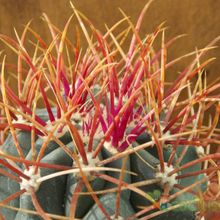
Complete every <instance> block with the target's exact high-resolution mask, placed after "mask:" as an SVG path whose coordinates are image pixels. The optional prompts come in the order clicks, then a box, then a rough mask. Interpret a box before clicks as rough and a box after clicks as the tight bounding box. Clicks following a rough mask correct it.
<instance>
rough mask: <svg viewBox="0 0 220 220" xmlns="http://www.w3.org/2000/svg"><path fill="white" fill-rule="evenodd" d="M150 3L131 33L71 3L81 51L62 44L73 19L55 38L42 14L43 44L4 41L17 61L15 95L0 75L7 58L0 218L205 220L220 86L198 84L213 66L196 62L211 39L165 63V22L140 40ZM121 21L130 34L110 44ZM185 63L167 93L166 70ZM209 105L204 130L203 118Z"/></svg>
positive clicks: (74, 45) (3, 87) (167, 44)
mask: <svg viewBox="0 0 220 220" xmlns="http://www.w3.org/2000/svg"><path fill="white" fill-rule="evenodd" d="M151 2H152V1H149V2H148V3H147V4H146V6H145V7H144V8H143V10H142V12H141V14H140V16H139V18H138V20H137V23H136V25H134V24H132V23H131V21H130V19H129V17H128V16H127V15H126V14H125V13H124V12H123V11H122V15H123V18H122V20H121V21H119V22H118V23H116V24H115V25H114V26H112V27H111V28H108V27H107V31H106V33H102V32H101V31H99V30H97V29H96V28H95V27H94V26H93V24H92V22H91V21H90V20H89V19H88V18H86V16H85V15H83V14H82V13H81V12H79V11H78V10H77V9H76V8H75V7H74V5H73V4H71V7H72V8H73V13H74V15H75V18H76V19H77V20H78V22H79V26H80V27H81V30H82V32H83V34H84V36H85V38H86V40H87V43H88V47H87V48H86V50H84V49H82V47H81V45H80V40H79V36H78V35H79V32H78V31H76V42H72V41H71V39H70V38H69V37H68V36H67V32H68V29H69V28H70V27H69V26H70V24H71V20H72V19H73V16H71V17H70V18H69V20H68V21H67V23H66V25H65V27H64V30H62V31H61V30H59V29H58V28H57V27H55V26H54V25H52V23H51V21H50V20H49V18H48V17H47V16H46V15H45V14H44V15H43V16H44V20H45V21H46V24H47V25H48V26H49V30H50V32H51V36H52V42H51V43H50V44H49V45H48V44H47V43H46V42H45V41H44V40H43V39H42V38H41V37H40V36H39V35H38V34H37V32H35V31H34V30H33V29H32V28H31V27H30V24H27V25H26V27H25V29H24V31H23V33H22V36H21V37H19V36H18V34H17V33H16V32H15V33H16V38H17V41H15V40H13V39H12V38H9V37H7V36H5V35H2V34H1V35H0V39H1V40H2V41H3V42H4V43H5V44H6V45H8V46H9V47H10V48H11V49H12V50H13V51H14V52H15V53H16V54H17V56H18V64H17V66H16V67H15V69H13V72H16V74H14V76H15V78H16V79H17V90H16V89H12V88H10V86H9V84H8V83H7V81H6V77H5V76H6V73H7V72H10V71H11V70H10V68H12V66H13V68H14V65H10V64H7V62H6V56H4V58H3V59H2V60H3V61H2V65H1V80H0V82H1V100H0V106H1V124H2V126H1V147H0V181H1V186H0V200H1V202H0V206H1V212H0V217H1V219H15V220H21V219H22V220H23V219H33V220H38V219H46V220H48V219H85V220H86V219H89V220H90V219H118V220H119V219H130V220H132V219H142V220H144V219H169V218H170V219H195V218H196V216H199V217H200V218H202V217H203V214H204V213H203V212H202V211H201V210H200V206H199V203H200V201H201V195H202V196H204V198H205V195H206V194H207V192H208V191H209V190H210V186H209V181H211V180H212V179H213V178H215V177H216V176H217V175H219V173H218V169H217V168H218V165H217V162H216V161H217V160H218V159H219V157H220V156H219V154H218V153H210V150H209V149H210V147H211V146H213V144H215V143H217V141H216V140H217V138H218V137H219V134H218V130H217V129H216V126H217V123H218V121H219V112H220V110H219V109H220V108H219V104H218V101H219V95H213V92H219V87H220V84H219V83H218V82H216V83H215V84H211V85H208V84H207V82H206V78H205V77H206V75H205V71H204V67H205V66H206V65H208V64H209V63H210V62H211V61H212V60H213V59H212V58H211V59H208V60H207V61H205V62H203V63H200V62H201V57H202V56H204V55H205V54H206V52H207V51H208V50H210V49H211V48H213V45H215V43H216V42H217V40H219V38H216V39H215V40H214V41H212V42H211V43H210V44H209V45H207V46H206V47H205V48H203V49H200V50H197V51H194V52H191V53H189V54H186V55H183V56H181V57H179V58H177V59H175V60H172V61H169V62H168V59H167V51H168V49H169V47H170V45H172V44H173V43H174V42H175V41H176V40H177V39H178V38H180V37H181V36H177V37H175V38H173V39H170V40H169V41H167V42H166V41H165V29H166V28H164V27H163V24H161V25H159V26H158V27H157V28H156V30H155V31H154V32H153V33H152V34H148V35H146V37H144V38H143V39H142V38H141V37H140V36H139V30H140V26H141V22H142V20H143V17H144V14H145V12H146V11H147V9H148V8H149V7H150V4H151ZM125 22H127V23H128V28H127V29H125V30H124V31H121V32H120V33H119V34H118V35H115V34H114V32H115V30H116V29H117V28H118V29H120V28H121V24H122V23H125ZM77 30H78V29H77ZM28 32H29V33H28ZM129 32H131V35H132V36H131V39H130V45H129V48H128V50H127V51H126V50H124V49H122V48H123V43H124V42H125V39H126V41H128V40H129V37H130V35H129ZM28 34H31V35H33V36H32V37H34V39H35V40H36V42H32V45H33V47H34V51H35V52H34V55H33V57H31V55H30V54H29V52H28V51H27V50H26V49H25V39H26V38H27V35H28ZM91 35H92V37H90V36H91ZM160 36H161V39H162V40H161V48H160V49H159V50H158V51H156V50H154V47H153V45H154V41H155V39H156V38H160ZM185 57H192V61H191V63H189V65H188V66H186V68H185V69H184V70H183V71H182V72H181V73H180V74H179V75H178V77H177V79H176V80H175V81H174V82H172V83H171V84H169V85H166V81H165V80H166V74H167V72H169V67H170V66H172V65H174V64H176V63H178V62H179V61H181V60H183V59H184V58H185ZM196 77H197V78H196ZM195 78H196V82H195V83H194V84H192V83H191V82H192V81H193V80H194V79H195ZM184 93H187V97H186V98H184V99H183V98H182V97H184V96H183V94H184ZM215 106H216V114H215V116H214V117H213V119H212V120H211V121H210V125H209V126H207V125H205V123H204V120H203V118H204V117H205V115H207V114H208V113H207V112H208V110H209V109H210V108H213V109H214V108H215Z"/></svg>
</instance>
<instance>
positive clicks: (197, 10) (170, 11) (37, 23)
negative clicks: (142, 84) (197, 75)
mask: <svg viewBox="0 0 220 220" xmlns="http://www.w3.org/2000/svg"><path fill="white" fill-rule="evenodd" d="M73 2H74V5H75V6H76V8H78V9H79V10H80V11H82V12H83V13H84V14H86V16H87V17H88V18H89V19H90V20H91V21H92V22H93V24H94V25H95V26H96V27H97V28H99V29H101V30H105V27H104V23H106V24H108V26H111V25H112V24H114V23H115V22H116V21H118V20H120V19H121V18H122V15H121V13H120V12H119V10H118V7H120V8H122V9H123V10H124V11H125V12H126V14H127V15H130V17H131V20H132V21H133V22H135V21H136V19H137V17H138V14H139V12H140V11H141V9H142V8H143V6H144V5H145V4H146V2H147V1H145V0H75V1H73ZM43 12H45V13H46V14H47V15H48V16H49V17H50V19H51V21H52V22H53V23H54V24H55V25H57V26H58V27H59V28H61V29H62V28H63V26H64V24H65V22H66V21H67V19H68V18H69V16H70V15H71V14H72V9H71V7H70V4H69V0H0V33H4V34H7V35H10V36H14V30H13V28H14V27H15V28H16V29H17V31H18V33H19V34H21V31H22V29H23V25H24V24H26V23H27V22H28V21H29V20H30V19H33V22H32V27H33V28H34V29H35V30H36V31H37V32H39V33H40V34H41V35H43V36H44V38H45V39H46V41H48V42H49V41H50V39H51V38H50V34H49V32H48V30H47V26H46V24H45V23H44V22H43V21H42V20H41V19H40V17H41V15H42V13H43ZM163 21H166V26H168V27H169V29H168V30H167V34H166V38H167V39H168V38H170V37H172V36H176V35H178V34H182V33H186V34H187V35H188V36H187V37H184V38H183V39H180V40H179V41H178V42H177V43H176V44H175V45H174V46H173V47H172V48H171V49H170V51H169V52H168V58H169V59H172V58H174V57H177V56H180V55H181V54H184V53H186V52H189V51H192V50H194V49H195V47H198V48H201V47H204V46H205V45H206V44H207V43H208V42H210V41H211V40H213V39H214V38H215V37H217V36H218V35H220V1H219V0H156V1H155V2H154V3H153V4H152V5H151V7H150V10H148V12H147V14H146V16H145V18H144V23H143V25H142V29H141V32H142V33H146V32H152V31H153V30H154V28H155V27H156V26H157V25H158V24H160V23H161V22H163ZM73 22H76V19H75V18H74V19H73ZM219 45H220V43H219ZM209 55H210V57H211V56H215V57H216V58H217V60H216V61H215V62H214V63H212V64H211V65H209V66H208V67H207V71H208V73H209V79H210V80H213V79H216V78H217V77H218V76H219V69H220V49H215V50H214V51H213V52H211V53H210V54H209ZM185 64H186V63H184V62H182V63H181V64H178V65H177V66H175V68H174V69H172V71H171V73H169V74H171V75H172V76H173V77H175V74H176V72H177V71H180V70H182V69H183V68H184V65H185ZM173 72H175V73H173Z"/></svg>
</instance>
